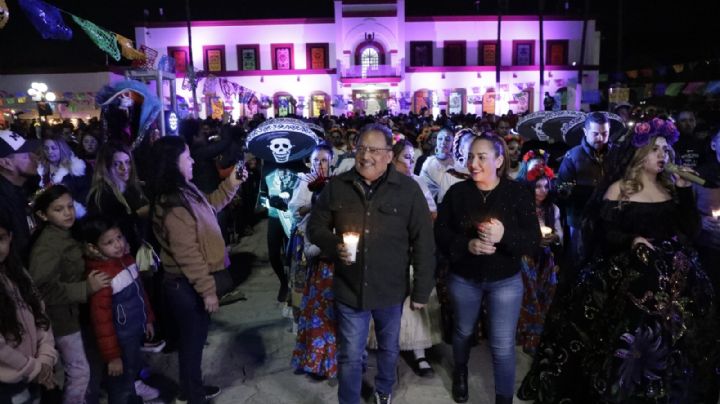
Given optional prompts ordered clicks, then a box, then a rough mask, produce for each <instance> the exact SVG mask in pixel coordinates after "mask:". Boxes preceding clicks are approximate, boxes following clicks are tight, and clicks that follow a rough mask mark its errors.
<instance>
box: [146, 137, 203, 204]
mask: <svg viewBox="0 0 720 404" xmlns="http://www.w3.org/2000/svg"><path fill="white" fill-rule="evenodd" d="M186 148H187V144H186V143H185V140H183V138H181V137H178V136H165V137H163V138H161V139H160V140H158V141H156V142H155V143H153V145H152V148H151V149H150V155H151V158H152V162H151V170H150V173H151V175H150V178H148V181H147V193H148V197H149V198H150V214H151V215H155V207H156V206H160V207H162V208H163V210H167V209H169V208H172V207H177V206H182V207H184V208H185V209H187V210H188V212H190V214H191V215H193V211H192V209H191V208H190V204H189V203H188V201H187V199H186V195H188V194H190V195H192V196H195V197H196V198H198V199H202V196H201V195H199V194H198V193H197V192H196V191H195V190H194V189H193V188H192V187H191V186H190V185H189V184H188V182H187V181H186V180H185V177H184V176H183V175H182V173H181V172H180V168H179V167H178V158H179V157H180V155H181V154H182V153H183V152H184V151H185V149H186Z"/></svg>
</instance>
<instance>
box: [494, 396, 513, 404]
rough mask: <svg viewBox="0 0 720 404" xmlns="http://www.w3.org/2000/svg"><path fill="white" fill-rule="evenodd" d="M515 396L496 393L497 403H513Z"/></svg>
mask: <svg viewBox="0 0 720 404" xmlns="http://www.w3.org/2000/svg"><path fill="white" fill-rule="evenodd" d="M512 402H513V397H512V396H510V397H506V396H501V395H500V394H495V404H512Z"/></svg>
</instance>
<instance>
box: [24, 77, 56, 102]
mask: <svg viewBox="0 0 720 404" xmlns="http://www.w3.org/2000/svg"><path fill="white" fill-rule="evenodd" d="M28 95H29V96H31V97H32V99H33V101H50V102H53V101H55V99H56V98H57V97H56V96H55V93H53V92H52V91H48V86H47V84H45V83H35V82H33V83H32V84H30V88H29V89H28Z"/></svg>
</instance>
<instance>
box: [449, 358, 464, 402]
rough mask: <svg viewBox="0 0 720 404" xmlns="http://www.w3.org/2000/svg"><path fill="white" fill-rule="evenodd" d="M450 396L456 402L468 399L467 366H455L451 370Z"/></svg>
mask: <svg viewBox="0 0 720 404" xmlns="http://www.w3.org/2000/svg"><path fill="white" fill-rule="evenodd" d="M452 397H453V400H455V402H456V403H466V402H467V400H468V370H467V366H462V367H456V368H455V371H454V372H453V385H452Z"/></svg>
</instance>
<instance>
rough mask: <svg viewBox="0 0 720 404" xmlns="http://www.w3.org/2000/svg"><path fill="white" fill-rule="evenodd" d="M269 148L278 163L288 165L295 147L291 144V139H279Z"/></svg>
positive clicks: (272, 142) (272, 141) (274, 140)
mask: <svg viewBox="0 0 720 404" xmlns="http://www.w3.org/2000/svg"><path fill="white" fill-rule="evenodd" d="M268 147H269V148H270V151H271V152H272V155H273V157H275V162H276V163H287V162H288V160H289V159H290V152H291V151H292V148H293V145H292V143H290V139H288V138H284V137H279V138H275V139H272V140H271V141H270V144H269V145H268Z"/></svg>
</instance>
